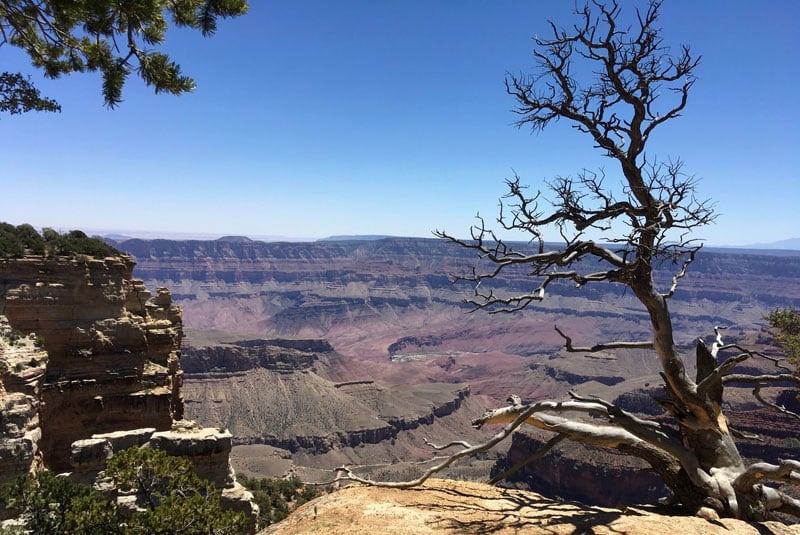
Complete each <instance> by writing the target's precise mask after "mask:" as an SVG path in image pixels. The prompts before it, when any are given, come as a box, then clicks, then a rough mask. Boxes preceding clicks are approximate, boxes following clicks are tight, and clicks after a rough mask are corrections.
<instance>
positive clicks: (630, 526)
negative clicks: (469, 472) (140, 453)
mask: <svg viewBox="0 0 800 535" xmlns="http://www.w3.org/2000/svg"><path fill="white" fill-rule="evenodd" d="M260 533H261V535H300V534H303V535H310V534H329V533H337V534H343V535H361V534H363V533H391V534H393V535H433V534H445V533H449V534H453V535H455V534H459V535H467V534H472V535H483V534H486V533H492V534H497V535H512V534H521V533H524V534H525V535H557V534H562V535H572V534H578V533H580V534H595V535H612V534H618V533H625V534H628V535H674V534H676V533H691V534H697V535H759V534H760V535H767V534H770V535H792V534H798V533H800V526H786V525H784V524H781V523H778V522H765V523H761V524H750V523H746V522H743V521H741V520H733V519H729V518H725V519H715V518H713V517H712V518H708V519H706V518H699V517H693V516H674V515H670V514H669V512H668V511H667V510H665V509H657V508H652V507H621V508H603V507H590V506H585V505H581V504H578V503H574V502H567V501H562V500H557V499H552V498H546V497H544V496H542V495H540V494H535V493H532V492H525V491H520V490H509V489H502V488H498V487H491V486H489V485H484V484H481V483H475V482H467V481H445V480H429V481H428V482H426V483H425V485H423V486H422V487H420V488H415V489H407V490H399V489H385V488H377V487H361V486H350V487H347V488H345V489H342V490H340V491H337V492H335V493H333V494H328V495H326V496H323V497H321V498H317V499H316V500H313V501H311V502H308V503H306V504H304V505H303V506H302V507H301V508H300V509H298V510H297V511H295V512H294V513H292V514H291V515H290V516H289V517H288V518H287V519H285V520H283V521H282V522H279V523H278V524H275V525H273V526H270V527H268V528H267V529H265V530H264V531H261V532H260Z"/></svg>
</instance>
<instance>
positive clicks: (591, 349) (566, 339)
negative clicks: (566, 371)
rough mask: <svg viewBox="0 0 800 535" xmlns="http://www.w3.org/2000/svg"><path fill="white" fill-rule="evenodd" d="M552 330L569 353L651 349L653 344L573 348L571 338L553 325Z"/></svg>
mask: <svg viewBox="0 0 800 535" xmlns="http://www.w3.org/2000/svg"><path fill="white" fill-rule="evenodd" d="M553 328H554V329H555V330H556V332H557V333H558V334H559V335H560V336H561V338H563V339H564V349H566V350H567V351H568V352H570V353H596V352H598V351H606V350H609V349H653V342H609V343H605V344H595V345H593V346H591V347H575V346H573V345H572V338H570V337H569V336H567V335H566V334H564V332H563V331H562V330H561V329H559V328H558V325H555V326H554V327H553Z"/></svg>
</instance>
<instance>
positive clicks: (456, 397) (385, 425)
mask: <svg viewBox="0 0 800 535" xmlns="http://www.w3.org/2000/svg"><path fill="white" fill-rule="evenodd" d="M340 358H341V356H340V355H338V354H337V353H336V352H335V351H333V348H332V347H331V346H330V344H328V343H327V342H325V341H324V340H316V339H306V340H302V339H259V340H239V341H232V342H228V343H217V344H215V345H210V346H200V347H195V346H193V345H190V344H189V345H187V346H185V347H184V351H183V356H182V366H183V368H184V370H185V372H186V376H185V395H186V398H187V415H188V416H190V417H192V418H197V419H202V420H203V421H205V422H209V423H212V424H214V425H218V426H220V427H224V428H227V429H230V430H231V432H232V433H233V435H234V444H236V445H253V444H260V445H268V446H272V447H274V448H279V449H280V450H284V451H286V452H287V453H288V454H291V455H294V454H300V456H301V457H307V456H309V455H313V456H320V455H324V454H327V453H330V452H338V451H341V450H344V449H348V450H352V449H354V448H363V447H364V446H365V445H371V444H379V443H387V444H388V443H389V442H392V441H394V440H395V439H397V437H398V435H400V434H401V433H403V432H406V431H412V430H416V429H420V430H422V429H423V428H424V429H425V430H426V431H427V430H429V429H430V428H431V427H435V426H434V424H435V422H436V421H437V420H438V419H441V418H444V417H447V416H449V415H451V414H453V413H454V412H455V411H457V410H458V409H459V408H460V407H461V405H462V403H463V402H464V401H465V400H466V399H467V397H468V396H469V387H468V386H467V385H458V384H421V385H402V386H400V385H398V386H393V387H390V386H381V385H379V384H376V383H375V382H373V381H363V380H362V381H340V380H337V378H334V377H332V376H331V372H332V368H333V367H334V366H333V364H334V363H335V362H336V361H337V360H338V359H340ZM328 468H331V469H332V468H333V465H331V466H329V467H328Z"/></svg>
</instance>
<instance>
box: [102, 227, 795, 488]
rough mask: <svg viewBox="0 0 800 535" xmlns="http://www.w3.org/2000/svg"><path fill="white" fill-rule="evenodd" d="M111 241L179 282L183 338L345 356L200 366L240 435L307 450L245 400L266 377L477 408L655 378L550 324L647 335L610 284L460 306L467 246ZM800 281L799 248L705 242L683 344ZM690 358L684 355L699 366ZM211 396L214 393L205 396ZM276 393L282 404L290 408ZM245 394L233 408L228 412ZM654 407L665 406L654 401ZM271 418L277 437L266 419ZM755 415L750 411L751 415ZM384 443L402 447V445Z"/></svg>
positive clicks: (750, 320)
mask: <svg viewBox="0 0 800 535" xmlns="http://www.w3.org/2000/svg"><path fill="white" fill-rule="evenodd" d="M115 245H116V246H117V247H120V248H121V249H123V250H126V251H129V252H130V253H132V254H134V255H135V256H136V257H137V258H138V260H139V266H138V268H137V269H138V272H137V273H138V275H139V276H140V277H142V278H144V279H146V280H147V281H149V283H150V284H154V285H169V286H170V287H172V288H173V289H174V291H175V299H176V302H178V303H180V304H181V306H182V307H184V310H185V316H184V317H185V321H186V324H187V326H188V328H189V329H190V331H189V332H190V337H191V336H193V335H194V333H193V332H192V331H191V329H197V330H208V329H219V330H222V331H228V332H235V333H238V334H237V335H238V337H239V338H235V339H233V340H236V339H239V340H240V339H242V338H244V337H245V336H253V337H257V338H261V339H267V338H276V337H302V338H311V337H324V338H325V339H326V340H328V341H329V342H330V344H331V346H332V347H334V348H335V349H336V352H337V354H338V355H340V356H341V357H340V358H338V359H336V360H335V361H332V363H331V366H330V368H331V369H328V370H326V371H325V373H322V372H320V371H319V370H320V368H321V362H322V360H321V359H318V360H316V361H315V362H314V363H313V364H310V368H307V369H306V371H305V372H300V371H298V372H292V373H285V374H283V376H282V379H281V380H280V381H278V380H276V379H275V377H276V374H275V372H274V371H269V370H265V369H263V368H259V367H256V368H253V369H251V370H249V371H247V372H242V374H241V376H236V377H235V378H230V379H224V378H223V375H224V374H223V373H222V372H219V373H217V372H215V371H214V369H213V368H206V369H205V372H204V373H205V376H204V377H200V376H198V377H197V382H196V383H194V384H193V385H192V386H191V387H189V388H187V394H186V395H187V398H188V399H190V400H197V401H200V400H203V403H204V404H203V405H202V406H204V407H212V408H210V409H208V410H210V411H212V412H215V413H216V414H217V416H215V418H217V419H216V420H214V421H219V422H226V421H228V420H226V418H229V416H230V414H231V413H232V412H236V413H239V414H242V415H246V417H243V418H242V419H241V420H240V423H239V424H238V425H240V427H238V428H237V430H235V431H234V434H235V436H239V435H240V434H241V436H252V437H263V436H270V439H271V440H274V441H275V442H274V443H275V444H278V445H279V446H283V447H286V448H289V447H292V448H295V447H300V446H298V445H294V444H289V443H283V442H277V440H278V439H279V438H280V433H283V432H284V430H286V431H285V432H287V433H293V434H294V436H298V437H307V436H310V435H307V434H304V433H303V432H299V431H296V429H291V431H289V430H288V429H289V428H288V427H287V425H288V424H289V423H290V422H289V421H284V416H282V414H283V413H281V414H278V415H275V416H272V415H270V416H269V417H267V416H259V415H263V414H265V413H264V412H263V410H262V409H261V408H260V406H252V407H251V406H250V405H249V404H250V403H251V400H262V399H263V398H260V397H259V396H260V395H261V393H260V392H259V391H258V385H259V384H270V385H274V391H276V392H278V391H280V389H282V388H285V389H286V391H302V387H301V386H299V385H301V384H302V382H301V380H300V374H305V376H306V378H307V379H309V381H310V383H308V384H309V385H311V386H309V387H308V389H307V390H306V392H321V393H324V396H328V390H327V388H328V386H329V385H328V386H325V387H323V386H318V382H319V381H320V380H321V379H325V380H329V381H333V382H334V383H343V382H347V383H351V384H352V383H354V382H355V384H356V385H357V384H359V383H360V384H367V382H368V381H372V380H375V381H376V382H379V383H381V384H383V385H387V386H385V387H381V388H383V389H384V391H385V392H391V389H392V388H393V387H398V388H401V389H402V388H405V385H412V384H419V383H424V382H430V383H434V382H436V383H450V384H453V385H457V384H469V385H470V392H471V395H470V396H469V397H468V398H467V401H466V403H467V404H468V403H469V402H471V401H473V400H479V401H480V402H481V403H483V404H484V408H485V407H486V406H489V407H491V406H498V405H501V404H503V401H502V400H505V399H506V398H507V397H508V395H509V394H512V393H513V394H518V395H520V396H521V397H522V398H523V399H527V400H536V399H543V398H555V399H561V398H563V397H565V396H566V393H567V391H568V390H570V389H574V390H576V391H577V392H578V393H579V394H581V395H586V396H591V395H596V396H600V397H603V398H604V399H608V400H614V399H618V398H619V397H620V396H623V395H625V394H626V393H628V392H634V393H636V392H638V391H640V390H647V389H648V388H650V385H656V384H660V382H661V379H660V377H659V375H658V372H659V371H660V366H659V362H658V359H657V358H655V356H654V355H653V354H651V353H647V352H645V351H613V352H606V353H603V354H593V355H586V354H568V353H566V352H562V351H560V349H561V347H562V346H563V342H564V340H563V339H562V338H561V337H560V336H559V335H558V334H557V333H556V332H555V331H554V330H553V325H558V326H559V327H560V328H561V329H562V330H563V331H564V332H566V333H568V334H569V335H570V336H572V337H573V341H574V343H575V344H576V345H593V344H595V343H598V342H608V341H614V340H624V341H637V340H640V339H646V337H648V336H651V333H650V329H651V326H650V324H649V319H648V318H647V316H646V314H644V312H643V310H642V308H641V306H640V304H639V303H638V301H637V300H636V299H635V297H633V296H631V295H630V294H624V293H621V291H620V289H619V288H618V287H617V286H615V285H613V284H602V285H585V286H583V287H581V288H575V287H574V286H573V285H571V284H567V283H565V284H555V283H554V284H552V285H550V286H549V287H548V292H549V296H548V299H546V300H545V301H544V302H543V303H541V304H538V303H537V305H536V306H535V307H531V309H529V310H526V311H525V312H523V313H521V314H516V315H494V316H489V315H486V314H482V313H475V314H465V312H466V311H467V310H468V309H467V308H465V307H464V305H463V303H462V300H463V299H464V298H465V297H469V296H470V295H471V288H470V287H469V285H451V284H450V283H449V278H448V274H451V273H461V274H464V273H469V272H470V267H471V266H472V265H473V264H475V263H476V262H477V259H476V258H475V256H474V253H473V252H472V251H466V250H463V249H460V248H458V247H455V246H452V245H450V244H447V243H444V242H441V241H437V240H424V239H407V238H389V239H381V240H374V241H341V242H315V243H261V242H252V241H246V240H218V241H211V242H200V241H182V242H178V241H168V240H153V241H143V240H129V241H126V242H123V243H117V244H115ZM520 247H523V248H524V247H525V245H522V244H520ZM675 268H676V266H671V265H664V266H660V268H659V271H658V278H659V280H660V281H661V282H662V284H663V287H664V288H665V289H666V288H668V287H669V285H670V284H671V276H672V275H673V274H674V269H675ZM798 278H800V255H797V254H791V253H788V252H783V253H757V252H756V253H754V252H747V251H733V250H727V251H725V250H717V251H707V250H703V251H702V252H701V253H700V254H698V256H697V258H696V260H695V262H694V263H693V264H692V265H691V267H690V269H689V271H688V273H687V275H686V277H684V278H683V279H681V285H680V286H679V290H678V292H677V293H676V294H675V296H674V298H673V299H672V301H671V310H672V311H673V325H674V327H675V330H676V339H677V340H676V341H677V342H678V343H679V344H680V345H681V346H682V347H684V348H685V349H686V354H687V355H691V354H693V352H694V349H693V348H694V345H695V343H696V340H697V338H698V337H703V336H709V335H711V333H712V332H713V328H714V326H716V325H723V326H727V327H728V330H727V331H726V332H725V337H726V341H733V340H735V339H737V338H738V339H741V337H742V336H743V332H744V331H746V330H750V329H753V328H758V325H759V323H760V322H763V319H762V318H763V316H764V315H765V314H766V313H768V312H769V310H771V309H773V308H775V307H782V306H800V286H798V285H797V284H796V281H797V279H798ZM530 284H531V281H530V279H529V278H528V277H527V273H526V272H525V270H524V269H520V270H519V271H517V272H509V273H507V274H506V275H505V276H504V277H503V278H502V279H498V280H494V281H484V289H486V287H492V288H494V289H495V290H496V291H498V292H504V293H509V294H519V293H521V292H526V291H529V290H530V289H531V287H530ZM748 347H750V346H748ZM229 356H230V358H239V357H234V356H233V355H232V354H231V355H229ZM689 361H691V359H689V360H687V362H689ZM210 362H211V361H209V363H210ZM691 368H692V366H691V364H689V365H688V371H689V372H690V373H692V372H693V370H692V369H691ZM331 370H333V371H331ZM214 373H217V375H216V376H215V375H214ZM225 381H230V382H229V383H225ZM270 381H274V382H270ZM226 385H227V386H226ZM354 390H355V388H354ZM729 390H730V392H731V394H732V395H733V398H734V400H735V402H736V407H737V409H736V412H741V414H747V413H748V411H749V409H748V408H747V405H742V404H741V403H743V402H742V401H741V400H739V399H736V396H735V395H734V394H736V389H735V388H732V389H729ZM242 392H243V393H244V394H241V393H242ZM370 395H372V394H370ZM392 395H394V394H393V393H392ZM237 396H240V397H238V398H237ZM386 397H387V399H391V398H392V396H391V395H388V394H387V396H386ZM394 397H395V398H397V399H402V396H396V395H394ZM634 397H636V396H634ZM241 399H244V401H239V400H241ZM330 399H332V400H336V399H337V398H336V397H335V396H334V397H330ZM207 400H209V401H211V403H209V404H207V405H205V401H207ZM273 401H274V402H275V403H277V405H276V406H281V407H286V411H289V410H294V409H295V407H296V406H295V405H291V404H289V403H285V402H283V401H281V400H273ZM639 401H641V402H642V403H646V401H643V400H641V399H633V398H631V402H639ZM237 403H238V404H240V405H239V406H238V408H234V407H235V406H236V404H237ZM261 403H262V402H259V405H260V404H261ZM263 403H266V400H263ZM270 403H271V402H270ZM281 403H283V405H281ZM295 403H300V402H295ZM194 406H200V404H199V403H198V404H195V403H193V402H192V403H189V405H188V409H187V410H188V411H190V412H191V411H193V410H194V408H193V407H194ZM336 406H337V404H336V402H333V403H331V407H336ZM297 407H299V405H298V406H297ZM739 409H742V410H741V411H739ZM655 410H656V411H659V412H658V413H660V411H661V409H660V408H659V407H656V409H655ZM286 411H284V412H286ZM323 414H324V413H323ZM757 414H760V413H758V411H755V410H754V411H753V412H752V416H748V417H749V418H751V421H752V422H753V424H754V425H761V424H759V423H758V419H759V418H761V416H758V415H757ZM251 415H255V416H251ZM349 416H350V414H349V413H348V417H349ZM325 421H326V422H328V423H329V425H331V426H341V427H335V428H336V429H339V430H348V431H349V430H359V429H362V428H363V429H378V427H375V426H372V427H359V423H358V422H357V421H346V419H344V418H339V419H336V418H334V417H331V418H326V419H325ZM384 421H385V420H384ZM276 422H277V429H279V430H280V432H278V433H273V434H270V433H266V434H265V433H264V432H263V431H261V432H259V431H257V429H262V430H263V429H265V426H266V425H267V424H270V425H272V424H275V423H276ZM762 422H763V420H762ZM373 423H374V421H373ZM386 423H387V424H388V422H386ZM292 425H294V424H292ZM748 425H749V424H747V422H744V425H743V427H745V428H747V427H748ZM465 427H466V428H468V427H469V425H468V423H467V424H466V425H465ZM751 427H752V426H751ZM462 431H463V432H468V429H465V430H462ZM313 436H315V437H317V438H319V435H313ZM254 440H255V439H254ZM265 440H266V439H265ZM326 440H327V439H326ZM776 440H777V438H775V440H773V438H769V439H768V441H769V444H770V446H778V447H777V449H776V451H782V450H783V449H784V448H786V447H788V445H790V443H789V442H785V441H783V440H784V439H782V438H781V439H780V440H781V442H776ZM307 442H308V444H310V445H309V446H308V447H307V448H305V450H307V451H313V450H314V449H316V448H320V450H326V449H327V447H328V446H327V443H324V444H322V445H321V444H320V442H319V440H318V439H314V440H309V441H307ZM340 442H341V441H338V439H337V443H340ZM345 442H346V441H345ZM384 442H385V441H384ZM362 443H363V442H362ZM754 447H758V446H754ZM300 449H304V448H302V447H300ZM324 455H327V454H324ZM386 455H387V457H389V458H393V456H394V451H392V452H390V453H387V454H386ZM401 455H402V452H399V453H398V456H401ZM584 459H586V458H584ZM559 481H560V482H567V481H569V478H566V477H561V478H560V479H559ZM556 492H562V491H560V490H559V491H556ZM567 493H568V492H567V491H563V492H562V494H565V495H566V494H567Z"/></svg>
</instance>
